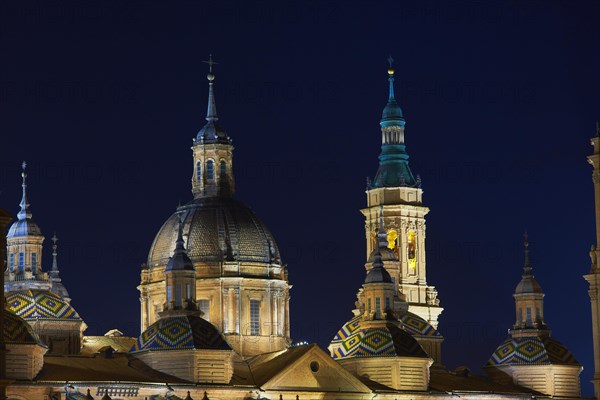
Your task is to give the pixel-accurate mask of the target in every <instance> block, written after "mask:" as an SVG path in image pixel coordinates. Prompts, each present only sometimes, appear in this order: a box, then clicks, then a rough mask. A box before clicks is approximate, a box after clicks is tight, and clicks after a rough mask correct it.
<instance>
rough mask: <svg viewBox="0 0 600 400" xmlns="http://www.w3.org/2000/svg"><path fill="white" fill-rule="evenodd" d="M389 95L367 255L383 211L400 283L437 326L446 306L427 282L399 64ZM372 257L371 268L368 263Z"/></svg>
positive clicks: (389, 258)
mask: <svg viewBox="0 0 600 400" xmlns="http://www.w3.org/2000/svg"><path fill="white" fill-rule="evenodd" d="M388 75H389V77H388V80H389V98H388V102H387V104H386V106H385V108H384V109H383V114H382V118H381V122H380V126H381V154H380V155H379V169H378V170H377V173H376V175H375V178H374V179H373V180H372V181H371V182H369V185H368V187H367V208H364V209H363V210H361V211H362V213H363V215H364V216H365V235H366V242H367V258H368V260H372V258H373V252H374V250H375V244H376V234H375V230H376V229H377V228H378V225H379V218H380V216H381V217H383V226H384V229H385V230H386V233H387V239H388V250H385V252H384V253H383V260H384V264H385V267H386V269H387V270H388V271H389V273H390V275H391V277H392V281H394V283H395V284H397V285H398V289H399V291H400V295H401V296H402V298H403V299H404V300H405V301H406V302H407V303H408V305H409V311H410V312H412V313H414V314H416V315H418V316H419V317H421V318H423V319H424V320H426V321H427V322H428V323H430V324H431V325H432V326H433V327H434V328H437V326H438V318H439V316H440V314H441V313H442V311H443V308H442V307H440V302H439V299H438V298H437V295H438V293H437V290H436V289H435V287H433V286H430V285H428V284H427V268H426V257H425V254H426V253H425V215H427V213H428V212H429V208H427V207H425V206H424V205H423V189H422V188H421V178H420V177H419V176H417V177H416V178H415V177H414V176H413V173H412V171H411V170H410V167H409V166H408V158H409V157H408V153H407V152H406V145H405V143H404V126H405V124H406V121H405V119H404V115H403V113H402V109H401V108H400V106H399V105H398V103H397V102H396V99H395V96H394V70H393V69H392V68H391V66H390V69H389V70H388ZM369 265H370V264H369V263H368V262H367V264H366V268H367V269H368V268H369Z"/></svg>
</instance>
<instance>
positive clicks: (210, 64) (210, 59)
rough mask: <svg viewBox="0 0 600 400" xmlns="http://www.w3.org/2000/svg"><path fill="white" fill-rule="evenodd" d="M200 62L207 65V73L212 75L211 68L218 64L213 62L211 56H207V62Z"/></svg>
mask: <svg viewBox="0 0 600 400" xmlns="http://www.w3.org/2000/svg"><path fill="white" fill-rule="evenodd" d="M202 62H203V63H206V64H208V72H209V73H212V67H213V65H215V64H219V63H218V62H214V61H213V58H212V54H209V55H208V61H202Z"/></svg>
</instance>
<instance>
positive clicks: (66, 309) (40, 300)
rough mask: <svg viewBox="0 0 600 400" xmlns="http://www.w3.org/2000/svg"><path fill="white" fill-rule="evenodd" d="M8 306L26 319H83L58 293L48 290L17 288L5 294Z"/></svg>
mask: <svg viewBox="0 0 600 400" xmlns="http://www.w3.org/2000/svg"><path fill="white" fill-rule="evenodd" d="M5 297H6V307H7V309H8V310H10V311H12V312H14V313H15V314H17V315H18V316H20V317H21V318H23V319H25V320H37V319H47V320H71V321H81V317H79V314H77V311H75V309H74V308H73V307H72V306H71V305H70V304H69V303H67V302H66V301H65V299H63V298H62V297H60V296H59V295H57V294H56V293H53V292H50V291H47V290H37V289H30V290H15V291H12V292H8V293H6V294H5Z"/></svg>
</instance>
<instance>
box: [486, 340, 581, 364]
mask: <svg viewBox="0 0 600 400" xmlns="http://www.w3.org/2000/svg"><path fill="white" fill-rule="evenodd" d="M544 364H559V365H580V364H579V362H577V360H576V359H575V357H573V355H572V354H571V352H570V351H569V350H567V348H566V347H565V346H564V345H563V344H562V343H560V342H559V341H558V340H554V339H552V338H551V337H545V338H540V337H538V336H530V337H518V338H512V337H511V338H508V339H506V340H505V341H504V342H503V343H502V344H501V345H500V346H498V348H497V349H496V351H495V352H494V354H492V356H491V357H490V359H489V360H488V362H487V367H498V366H504V365H544Z"/></svg>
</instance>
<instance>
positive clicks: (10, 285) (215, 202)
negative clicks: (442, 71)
mask: <svg viewBox="0 0 600 400" xmlns="http://www.w3.org/2000/svg"><path fill="white" fill-rule="evenodd" d="M208 64H209V66H210V70H209V74H208V76H207V78H208V102H207V103H208V105H207V113H206V124H205V125H204V126H203V127H202V128H201V129H200V130H199V131H198V133H197V135H196V136H195V137H194V138H193V144H192V160H191V161H192V164H191V165H192V171H191V177H192V179H191V191H192V198H191V200H189V201H188V202H187V203H185V204H182V205H180V206H178V207H177V208H176V209H175V210H174V212H173V214H172V215H171V216H170V217H169V218H167V220H166V221H165V222H164V223H163V225H162V227H161V228H160V230H159V231H158V232H157V234H156V236H155V239H154V241H153V243H152V245H151V247H150V249H149V252H148V259H147V262H146V263H145V264H144V267H143V268H142V270H141V276H140V283H139V285H138V286H137V290H138V291H139V294H140V332H139V336H138V337H127V336H125V335H124V334H123V333H121V332H120V331H119V330H117V329H113V330H111V331H109V332H107V333H106V334H105V335H104V336H87V335H86V334H85V333H86V329H87V325H86V323H85V321H84V320H83V319H82V318H81V317H80V315H79V314H78V313H77V311H76V307H77V300H78V299H77V298H71V297H70V295H69V292H68V290H67V289H68V288H67V287H65V285H64V284H63V282H62V280H61V275H60V270H59V246H58V243H59V241H58V238H57V237H56V235H54V236H53V237H52V238H50V240H51V241H52V243H51V250H52V252H51V256H52V258H51V262H48V263H43V262H42V261H43V260H42V254H43V253H44V244H45V243H44V242H45V241H46V237H45V236H44V235H43V233H42V229H40V227H39V226H38V225H37V224H36V223H35V222H34V219H33V215H32V210H31V208H30V203H29V200H28V197H27V168H26V164H25V163H23V167H22V200H21V203H20V205H19V206H20V208H19V211H18V213H17V215H16V217H15V216H13V215H11V214H10V213H7V212H5V211H3V210H0V223H1V224H2V225H3V226H5V228H6V237H5V242H2V243H1V244H0V248H2V249H3V250H4V251H5V254H3V257H5V263H6V268H5V271H4V274H3V279H4V281H3V285H0V286H2V287H3V290H4V298H5V307H4V309H3V310H0V311H1V312H2V313H3V315H2V316H0V331H1V332H3V335H2V337H1V338H0V339H1V340H0V400H1V399H4V398H8V399H11V400H35V399H40V400H42V399H46V400H59V399H61V400H62V399H94V398H95V399H132V400H134V399H139V400H142V399H186V400H190V399H198V400H200V399H203V400H208V399H213V400H218V399H223V400H224V399H228V400H229V399H239V400H250V399H255V400H259V399H272V400H276V399H279V400H284V399H285V400H294V399H295V400H307V399H342V398H343V399H349V400H350V399H355V400H367V399H368V400H372V399H374V398H375V397H378V398H379V399H382V400H383V399H385V400H398V399H450V398H454V397H460V398H463V399H531V398H564V399H577V398H581V397H580V396H581V395H580V379H579V375H580V373H581V371H582V366H581V364H580V363H579V362H578V361H577V359H576V358H575V356H574V355H573V354H571V352H570V351H569V350H568V349H567V348H566V347H565V346H564V345H563V344H561V342H560V341H559V339H560V338H555V337H553V336H552V334H551V324H552V323H557V324H560V323H561V321H547V320H546V319H545V317H544V292H543V289H542V287H541V286H540V285H539V283H538V282H537V281H536V279H535V277H534V274H533V271H534V266H533V265H532V263H531V262H530V259H529V252H530V251H539V250H537V249H531V250H530V248H529V242H528V239H527V237H525V240H524V247H523V263H522V265H521V266H519V265H515V266H514V276H515V290H514V293H505V296H507V297H508V296H511V295H512V296H513V297H514V300H515V320H514V321H515V322H514V324H513V325H512V326H510V327H509V326H507V327H506V328H508V329H509V330H508V335H507V337H506V339H505V340H504V341H503V342H501V343H498V346H497V348H496V349H490V356H489V360H488V362H487V364H486V365H485V367H484V370H485V372H486V375H485V376H475V375H472V374H471V373H470V372H469V371H468V370H467V369H462V370H455V371H448V370H447V369H446V368H445V367H444V358H443V342H444V336H443V333H444V326H443V324H439V321H438V319H439V317H440V315H441V314H442V312H443V308H442V304H443V302H442V301H441V300H443V297H444V296H451V295H452V294H451V293H446V294H443V293H442V296H438V292H437V290H436V288H435V286H433V285H432V284H431V283H430V282H428V280H427V265H426V261H427V253H426V247H425V244H426V240H425V239H426V216H427V214H428V212H429V209H428V208H427V206H426V205H425V203H424V201H423V190H422V188H421V178H420V177H419V175H416V174H413V172H412V171H411V169H410V167H409V155H408V152H407V148H406V144H405V139H406V138H409V137H410V136H406V137H405V123H406V121H405V118H404V114H403V111H402V109H401V107H400V106H399V105H398V103H397V101H396V99H395V94H394V70H393V69H392V68H391V66H390V68H389V69H388V71H387V79H388V84H389V92H388V93H387V95H386V94H384V93H382V104H383V103H385V106H384V108H383V112H382V117H381V120H380V122H379V125H380V132H381V139H380V140H381V153H380V155H379V168H378V170H377V171H376V173H375V175H374V176H373V178H372V179H371V180H370V181H369V184H368V187H367V190H366V204H365V207H364V208H363V209H362V210H361V212H362V214H363V216H364V218H365V258H364V259H362V260H356V263H355V268H365V276H364V282H363V284H362V285H361V286H360V287H357V288H356V289H357V295H356V302H355V303H354V304H347V305H341V309H340V310H339V311H340V312H343V313H344V312H345V313H348V315H349V316H350V317H351V318H349V320H348V321H347V322H346V323H345V324H343V326H340V327H339V330H338V331H337V333H336V334H335V336H334V337H332V338H331V342H330V344H329V346H328V348H327V349H322V348H320V347H319V346H318V345H316V344H308V343H294V342H293V341H292V337H293V329H292V327H291V326H290V312H289V310H290V307H289V306H290V288H291V285H290V282H289V280H288V269H287V268H288V266H287V265H286V263H285V261H284V260H285V254H280V252H279V248H278V246H277V242H276V240H275V238H274V237H273V235H272V234H271V232H270V231H269V229H268V227H267V226H265V224H264V223H263V222H261V220H260V219H259V217H258V216H257V215H256V214H255V213H254V212H253V211H252V210H251V209H250V208H249V207H248V206H247V205H245V204H243V203H241V202H240V201H238V200H236V197H235V176H234V167H233V150H234V148H233V145H232V139H231V137H230V136H229V134H228V132H227V131H226V130H225V129H224V128H223V127H222V125H221V123H220V120H219V117H218V115H217V107H216V100H215V74H214V73H213V71H212V68H213V64H214V63H213V62H212V59H211V60H209V62H208ZM384 95H385V97H384ZM386 97H387V100H386ZM377 141H378V138H377V136H376V134H373V135H372V141H371V142H372V145H373V146H376V145H377ZM592 145H593V147H594V150H593V151H594V152H593V154H592V155H591V156H589V157H588V159H589V161H590V163H591V164H592V165H593V167H594V172H593V178H594V179H593V181H594V185H595V188H596V199H595V201H596V213H597V216H596V218H597V220H598V219H600V186H599V185H600V130H599V131H598V132H597V134H596V136H595V137H594V138H593V139H592ZM181 151H182V152H184V151H185V149H182V150H181ZM182 173H185V171H182ZM4 190H8V188H4ZM356 195H357V196H359V195H360V194H359V193H357V194H356ZM174 200H175V199H174ZM4 206H5V207H6V205H4ZM596 229H597V238H596V243H597V244H599V243H600V224H598V225H597V228H596ZM2 240H4V238H2ZM599 251H600V250H597V246H594V247H592V250H591V252H590V255H591V259H592V267H591V270H590V273H589V274H588V275H586V276H585V279H586V280H587V281H588V282H589V284H590V298H591V300H592V310H591V311H592V322H593V329H594V331H593V332H594V344H595V346H596V347H595V348H594V356H595V357H594V359H595V370H596V375H595V376H594V380H593V383H594V387H595V389H596V396H598V395H599V390H600V387H599V383H600V375H598V374H599V373H600V300H599V296H598V291H599V290H600V267H598V265H597V262H596V260H598V256H600V254H598V252H599ZM47 264H50V265H51V266H50V267H46V265H47ZM291 268H294V266H291ZM519 275H520V276H519ZM307 289H308V288H301V287H297V288H296V289H295V290H299V291H302V290H307ZM131 290H132V291H134V290H136V288H133V287H132V288H131Z"/></svg>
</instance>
